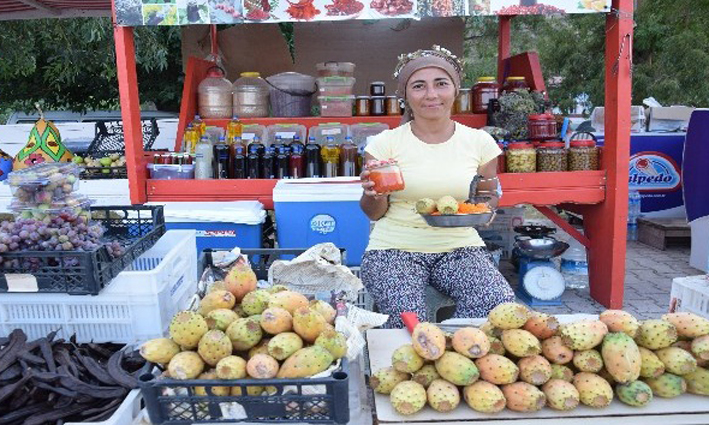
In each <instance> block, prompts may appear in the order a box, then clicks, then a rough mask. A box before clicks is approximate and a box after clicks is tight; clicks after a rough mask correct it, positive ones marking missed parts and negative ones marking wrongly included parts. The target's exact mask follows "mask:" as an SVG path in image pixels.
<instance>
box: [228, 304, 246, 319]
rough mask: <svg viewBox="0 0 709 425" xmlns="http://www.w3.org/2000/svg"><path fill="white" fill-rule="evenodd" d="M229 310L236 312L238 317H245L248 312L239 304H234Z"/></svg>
mask: <svg viewBox="0 0 709 425" xmlns="http://www.w3.org/2000/svg"><path fill="white" fill-rule="evenodd" d="M231 311H233V312H234V313H236V314H237V316H239V317H247V316H248V314H246V312H245V311H244V309H243V308H241V304H237V305H235V306H234V308H232V309H231Z"/></svg>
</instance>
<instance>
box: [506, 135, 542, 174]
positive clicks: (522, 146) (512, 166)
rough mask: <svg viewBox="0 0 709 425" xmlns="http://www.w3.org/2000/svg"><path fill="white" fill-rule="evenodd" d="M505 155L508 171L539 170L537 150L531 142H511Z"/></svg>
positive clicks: (529, 171)
mask: <svg viewBox="0 0 709 425" xmlns="http://www.w3.org/2000/svg"><path fill="white" fill-rule="evenodd" d="M505 156H506V159H507V164H506V170H507V172H508V173H533V172H535V171H536V170H537V150H536V149H534V146H532V144H531V143H528V142H515V143H510V144H509V145H507V154H506V155H505Z"/></svg>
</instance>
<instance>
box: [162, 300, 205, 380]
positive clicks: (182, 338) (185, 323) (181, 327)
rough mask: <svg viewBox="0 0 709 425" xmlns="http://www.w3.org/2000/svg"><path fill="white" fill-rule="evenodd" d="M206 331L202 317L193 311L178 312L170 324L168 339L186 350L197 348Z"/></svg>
mask: <svg viewBox="0 0 709 425" xmlns="http://www.w3.org/2000/svg"><path fill="white" fill-rule="evenodd" d="M208 330H209V327H208V326H207V322H206V321H205V320H204V317H202V315H200V314H199V313H196V312H194V311H180V312H178V313H177V314H175V316H173V318H172V322H170V338H172V340H173V341H175V342H176V343H177V344H178V345H179V346H180V347H183V348H187V349H191V348H197V344H199V340H200V339H201V338H202V335H204V334H205V333H207V331H208ZM200 373H201V371H200Z"/></svg>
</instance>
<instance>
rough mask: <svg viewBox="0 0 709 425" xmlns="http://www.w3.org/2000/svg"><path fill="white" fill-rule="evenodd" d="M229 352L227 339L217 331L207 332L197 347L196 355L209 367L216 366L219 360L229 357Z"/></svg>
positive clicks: (230, 347) (229, 345) (229, 346)
mask: <svg viewBox="0 0 709 425" xmlns="http://www.w3.org/2000/svg"><path fill="white" fill-rule="evenodd" d="M231 350H232V346H231V341H230V340H229V337H228V336H226V334H225V333H224V332H222V331H220V330H219V329H212V330H211V331H207V333H205V334H204V335H203V336H202V339H200V340H199V344H198V345H197V353H198V354H199V355H200V356H201V357H202V360H204V362H205V363H207V364H208V365H210V366H216V364H217V363H218V362H219V360H221V359H223V358H224V357H226V356H229V355H231Z"/></svg>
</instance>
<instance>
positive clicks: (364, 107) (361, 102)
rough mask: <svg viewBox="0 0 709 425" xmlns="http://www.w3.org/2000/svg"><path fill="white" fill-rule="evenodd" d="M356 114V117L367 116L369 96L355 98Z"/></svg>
mask: <svg viewBox="0 0 709 425" xmlns="http://www.w3.org/2000/svg"><path fill="white" fill-rule="evenodd" d="M355 106H356V108H355V109H356V112H355V115H357V116H358V117H366V116H369V96H357V97H356V98H355Z"/></svg>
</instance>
